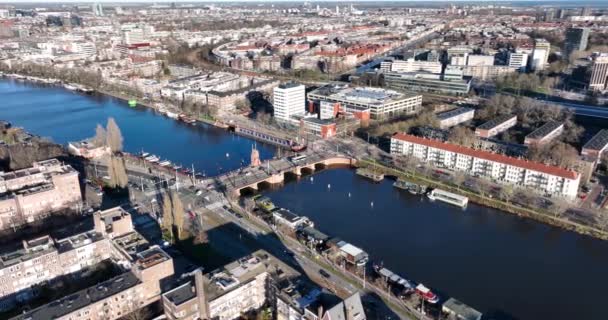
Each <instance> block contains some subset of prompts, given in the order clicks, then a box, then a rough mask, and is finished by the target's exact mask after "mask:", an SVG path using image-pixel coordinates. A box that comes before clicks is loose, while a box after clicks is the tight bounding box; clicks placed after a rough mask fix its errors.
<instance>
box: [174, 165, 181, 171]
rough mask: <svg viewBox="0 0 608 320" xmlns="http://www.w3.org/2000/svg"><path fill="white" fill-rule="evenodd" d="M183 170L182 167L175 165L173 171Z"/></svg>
mask: <svg viewBox="0 0 608 320" xmlns="http://www.w3.org/2000/svg"><path fill="white" fill-rule="evenodd" d="M181 168H182V166H180V165H179V164H176V165H173V169H175V170H179V169H181Z"/></svg>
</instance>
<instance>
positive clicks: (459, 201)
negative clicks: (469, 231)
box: [427, 189, 469, 208]
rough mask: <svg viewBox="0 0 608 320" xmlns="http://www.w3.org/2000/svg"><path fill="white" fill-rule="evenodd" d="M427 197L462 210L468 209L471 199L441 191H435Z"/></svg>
mask: <svg viewBox="0 0 608 320" xmlns="http://www.w3.org/2000/svg"><path fill="white" fill-rule="evenodd" d="M427 197H428V198H429V199H431V200H439V201H443V202H445V203H449V204H453V205H455V206H459V207H462V208H464V207H466V206H467V204H468V203H469V198H467V197H465V196H461V195H459V194H455V193H452V192H448V191H445V190H441V189H433V190H432V191H431V192H429V193H428V194H427Z"/></svg>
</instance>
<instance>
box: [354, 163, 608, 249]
mask: <svg viewBox="0 0 608 320" xmlns="http://www.w3.org/2000/svg"><path fill="white" fill-rule="evenodd" d="M357 166H359V167H369V166H373V167H374V170H376V171H378V172H382V173H383V174H385V175H388V176H394V177H397V178H401V179H404V180H408V181H411V182H414V183H418V184H425V185H428V186H430V187H433V188H441V189H444V190H447V191H450V192H454V193H456V194H460V195H463V196H465V197H468V198H469V200H470V201H471V202H474V203H476V204H479V205H482V206H486V207H489V208H493V209H498V210H501V211H504V212H507V213H511V214H515V215H517V216H519V217H524V218H529V219H533V220H535V221H538V222H542V223H545V224H548V225H551V226H555V227H559V228H562V229H565V230H568V231H574V232H576V233H579V234H582V235H586V236H590V237H593V238H597V239H601V240H608V232H606V231H603V230H600V229H597V228H594V227H591V226H586V225H582V224H580V223H576V222H574V221H570V220H567V219H563V218H559V217H556V216H554V215H552V214H551V212H549V211H543V210H540V209H531V208H525V207H521V206H518V205H515V204H513V203H509V202H505V201H502V200H500V199H496V198H491V197H487V196H484V195H481V194H478V193H476V192H473V191H470V190H466V189H463V188H462V187H458V186H456V185H453V184H448V183H444V182H441V181H437V180H433V179H430V178H428V177H425V176H422V175H419V174H416V173H414V172H405V171H401V170H399V169H395V168H389V167H387V166H385V165H382V164H378V163H377V162H373V161H369V160H359V161H357Z"/></svg>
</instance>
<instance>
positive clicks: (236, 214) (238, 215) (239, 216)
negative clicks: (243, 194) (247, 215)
mask: <svg viewBox="0 0 608 320" xmlns="http://www.w3.org/2000/svg"><path fill="white" fill-rule="evenodd" d="M234 215H235V216H236V217H237V218H239V219H241V218H242V217H243V215H242V214H240V213H235V214H234Z"/></svg>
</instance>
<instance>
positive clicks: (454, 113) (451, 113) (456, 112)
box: [437, 107, 475, 120]
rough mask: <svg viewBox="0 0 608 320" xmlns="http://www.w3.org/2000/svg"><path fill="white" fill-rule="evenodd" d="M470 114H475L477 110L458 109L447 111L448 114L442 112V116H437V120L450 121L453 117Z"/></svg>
mask: <svg viewBox="0 0 608 320" xmlns="http://www.w3.org/2000/svg"><path fill="white" fill-rule="evenodd" d="M469 112H475V109H472V108H467V107H460V108H456V109H453V110H450V111H446V112H442V113H440V114H438V115H437V119H439V120H445V119H449V118H452V117H456V116H459V115H461V114H465V113H469Z"/></svg>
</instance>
